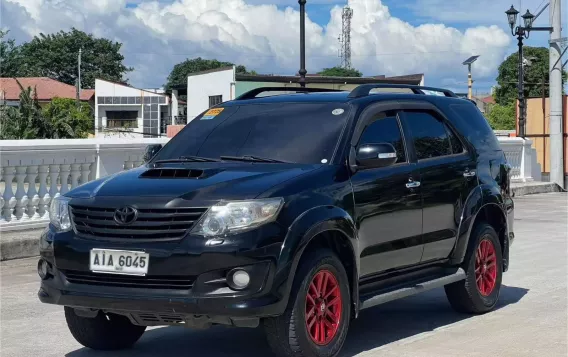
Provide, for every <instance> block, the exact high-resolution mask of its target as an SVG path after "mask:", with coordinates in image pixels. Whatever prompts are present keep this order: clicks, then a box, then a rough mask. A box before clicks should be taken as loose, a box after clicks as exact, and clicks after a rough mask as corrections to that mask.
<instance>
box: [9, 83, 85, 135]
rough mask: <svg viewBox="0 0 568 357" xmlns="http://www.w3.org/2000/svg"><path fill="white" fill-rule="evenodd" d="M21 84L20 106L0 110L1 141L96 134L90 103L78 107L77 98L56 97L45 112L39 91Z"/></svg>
mask: <svg viewBox="0 0 568 357" xmlns="http://www.w3.org/2000/svg"><path fill="white" fill-rule="evenodd" d="M16 81H17V80H16ZM17 82H18V85H19V86H20V104H19V107H18V108H15V107H9V106H7V105H2V106H1V107H0V140H21V139H75V138H86V137H88V135H89V133H92V132H93V131H94V120H93V118H92V112H91V107H90V106H89V104H87V103H81V105H80V106H79V107H77V102H76V101H75V100H73V99H68V98H54V99H53V100H52V102H51V103H49V104H48V105H47V106H46V107H45V108H44V109H42V107H41V106H40V104H39V102H38V99H37V95H36V94H35V92H36V91H35V89H33V90H32V88H30V87H28V88H23V87H22V85H21V84H20V82H19V81H17Z"/></svg>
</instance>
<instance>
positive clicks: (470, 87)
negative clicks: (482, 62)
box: [462, 56, 479, 100]
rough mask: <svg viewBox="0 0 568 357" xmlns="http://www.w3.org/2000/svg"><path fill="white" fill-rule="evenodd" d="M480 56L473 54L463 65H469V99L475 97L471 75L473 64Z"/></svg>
mask: <svg viewBox="0 0 568 357" xmlns="http://www.w3.org/2000/svg"><path fill="white" fill-rule="evenodd" d="M478 58H479V56H471V57H470V58H468V59H466V60H465V61H464V62H463V63H462V65H464V66H467V99H469V100H471V99H473V77H472V76H471V65H472V64H473V62H475V61H477V59H478Z"/></svg>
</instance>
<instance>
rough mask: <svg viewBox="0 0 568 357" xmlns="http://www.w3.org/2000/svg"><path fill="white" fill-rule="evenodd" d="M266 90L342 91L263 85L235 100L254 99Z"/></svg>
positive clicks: (301, 91)
mask: <svg viewBox="0 0 568 357" xmlns="http://www.w3.org/2000/svg"><path fill="white" fill-rule="evenodd" d="M265 92H296V93H317V92H341V91H340V90H337V89H326V88H300V87H292V88H291V87H261V88H256V89H253V90H251V91H248V92H246V93H243V94H241V95H240V96H239V97H237V98H236V99H235V100H246V99H254V98H256V97H257V95H259V94H260V93H265Z"/></svg>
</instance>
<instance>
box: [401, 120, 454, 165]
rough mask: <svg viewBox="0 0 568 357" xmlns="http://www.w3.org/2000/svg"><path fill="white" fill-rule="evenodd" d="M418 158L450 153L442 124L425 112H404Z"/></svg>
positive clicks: (446, 135) (448, 140) (448, 141)
mask: <svg viewBox="0 0 568 357" xmlns="http://www.w3.org/2000/svg"><path fill="white" fill-rule="evenodd" d="M405 116H406V121H407V123H408V127H409V128H410V132H411V135H412V140H413V141H414V149H415V150H416V156H417V158H418V160H423V159H431V158H435V157H440V156H446V155H451V154H452V151H451V149H450V138H449V137H448V132H447V131H446V128H445V127H444V124H443V123H442V122H440V121H439V120H438V119H436V118H435V117H434V116H432V115H431V114H429V113H426V112H405Z"/></svg>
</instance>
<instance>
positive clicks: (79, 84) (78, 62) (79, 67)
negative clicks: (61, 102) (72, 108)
mask: <svg viewBox="0 0 568 357" xmlns="http://www.w3.org/2000/svg"><path fill="white" fill-rule="evenodd" d="M82 52H83V49H81V48H79V57H78V61H77V70H78V74H79V75H78V77H77V107H79V106H80V103H81V54H82Z"/></svg>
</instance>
